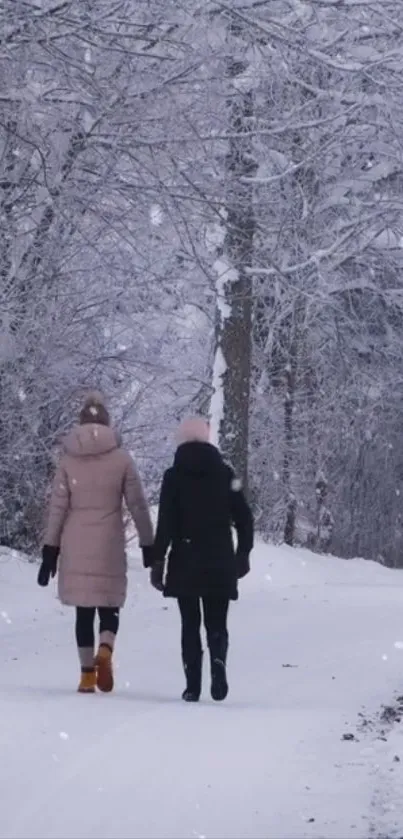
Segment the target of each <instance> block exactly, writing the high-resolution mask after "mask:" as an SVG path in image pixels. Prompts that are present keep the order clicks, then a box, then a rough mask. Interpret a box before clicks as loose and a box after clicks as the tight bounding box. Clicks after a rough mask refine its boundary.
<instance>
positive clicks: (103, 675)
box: [95, 644, 114, 693]
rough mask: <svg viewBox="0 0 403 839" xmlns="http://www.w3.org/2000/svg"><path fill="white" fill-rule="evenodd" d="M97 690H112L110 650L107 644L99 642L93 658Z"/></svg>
mask: <svg viewBox="0 0 403 839" xmlns="http://www.w3.org/2000/svg"><path fill="white" fill-rule="evenodd" d="M95 668H96V682H97V687H98V690H101V691H102V692H103V693H110V692H111V690H113V684H114V683H113V668H112V650H111V648H110V647H109V646H108V645H107V644H100V646H99V650H98V653H97V655H96V658H95Z"/></svg>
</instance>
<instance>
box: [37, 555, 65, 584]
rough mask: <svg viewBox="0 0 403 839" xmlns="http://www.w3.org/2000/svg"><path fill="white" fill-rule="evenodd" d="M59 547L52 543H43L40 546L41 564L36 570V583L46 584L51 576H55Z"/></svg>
mask: <svg viewBox="0 0 403 839" xmlns="http://www.w3.org/2000/svg"><path fill="white" fill-rule="evenodd" d="M59 553H60V548H57V547H55V546H54V545H44V546H43V548H42V564H41V567H40V569H39V571H38V585H39V586H47V585H48V583H49V580H50V578H51V577H55V576H56V571H57V560H58V556H59Z"/></svg>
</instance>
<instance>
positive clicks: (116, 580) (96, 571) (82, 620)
mask: <svg viewBox="0 0 403 839" xmlns="http://www.w3.org/2000/svg"><path fill="white" fill-rule="evenodd" d="M123 501H125V502H126V505H127V507H128V510H129V512H130V514H131V516H132V518H133V520H134V523H135V525H136V529H137V531H138V535H139V541H140V545H141V547H142V550H143V562H144V566H145V567H150V566H151V565H152V544H153V528H152V524H151V519H150V514H149V510H148V505H147V501H146V499H145V496H144V492H143V488H142V484H141V481H140V478H139V475H138V473H137V470H136V467H135V465H134V462H133V460H132V458H131V456H130V455H129V454H128V452H126V451H124V449H122V448H121V447H120V442H119V437H118V435H117V433H116V432H115V431H114V430H113V429H112V428H111V427H110V420H109V414H108V411H107V409H106V407H105V405H104V403H103V401H102V397H101V396H100V395H99V394H94V395H91V396H89V398H88V399H87V400H86V402H85V404H84V407H83V409H82V411H81V414H80V423H79V425H78V426H76V427H75V428H73V430H72V431H71V432H70V434H69V435H68V436H67V437H66V439H65V442H64V455H63V457H62V459H61V462H60V464H59V467H58V469H57V471H56V475H55V478H54V482H53V487H52V494H51V500H50V507H49V513H48V521H47V527H46V532H45V545H44V548H43V552H42V556H43V562H42V565H41V568H40V571H39V575H38V583H39V584H40V585H47V583H48V582H49V577H50V576H55V574H56V571H57V565H59V568H58V572H59V576H58V586H59V597H60V600H61V602H62V603H63V604H65V605H68V606H75V607H76V639H77V646H78V652H79V658H80V664H81V681H80V685H79V688H78V689H79V691H80V692H82V693H93V692H94V690H95V687H96V686H98V688H99V689H100V690H103V691H110V690H112V689H113V671H112V653H113V648H114V643H115V638H116V634H117V631H118V626H119V609H120V608H121V607H122V606H123V605H124V602H125V599H126V590H127V561H126V551H125V532H124V522H123ZM59 553H60V558H59ZM58 558H59V559H58ZM97 610H98V614H99V618H100V644H99V650H98V653H97V655H96V656H95V655H94V653H95V650H94V644H95V639H94V619H95V612H96V611H97Z"/></svg>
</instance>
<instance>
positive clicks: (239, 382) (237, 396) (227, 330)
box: [211, 24, 256, 487]
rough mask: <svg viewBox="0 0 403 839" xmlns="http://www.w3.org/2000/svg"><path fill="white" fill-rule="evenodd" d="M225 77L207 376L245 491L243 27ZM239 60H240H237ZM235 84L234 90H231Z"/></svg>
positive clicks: (249, 210) (247, 343)
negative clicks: (221, 224)
mask: <svg viewBox="0 0 403 839" xmlns="http://www.w3.org/2000/svg"><path fill="white" fill-rule="evenodd" d="M228 46H229V50H230V51H231V55H230V56H229V57H228V59H227V77H228V79H229V81H230V94H229V96H228V100H227V109H228V134H229V139H228V154H227V158H226V170H225V176H226V206H225V213H224V216H225V236H224V241H223V247H222V254H221V256H220V259H219V260H218V263H217V265H218V266H219V267H218V282H217V329H216V353H215V362H214V372H213V390H214V394H213V400H212V406H211V414H212V426H213V429H214V434H215V438H216V442H218V444H219V446H220V448H221V450H222V451H223V453H224V455H225V457H226V458H227V459H228V460H229V461H230V463H232V464H233V466H234V468H235V470H236V471H237V474H238V475H239V477H240V478H241V479H242V481H243V483H244V485H245V487H246V486H247V482H248V438H249V400H250V378H251V359H252V279H251V277H250V276H249V274H248V272H247V268H248V266H250V265H251V263H252V253H253V238H254V231H255V219H254V208H253V186H252V185H251V183H249V182H248V178H250V176H251V175H253V174H254V173H255V171H256V163H255V162H254V159H253V151H252V125H251V122H252V118H253V111H254V96H253V91H252V90H251V89H250V87H247V89H245V88H244V87H243V82H241V76H243V75H244V74H245V72H246V71H247V69H248V61H247V60H245V59H244V57H243V55H244V53H245V51H246V42H245V40H244V39H243V27H242V26H240V25H239V24H233V25H231V26H230V29H229V33H228ZM239 56H241V57H239ZM237 82H238V84H237Z"/></svg>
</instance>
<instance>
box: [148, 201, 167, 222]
mask: <svg viewBox="0 0 403 839" xmlns="http://www.w3.org/2000/svg"><path fill="white" fill-rule="evenodd" d="M163 220H164V214H163V212H162V209H161V207H160V206H159V204H153V205H152V207H151V209H150V222H151V224H152V226H153V227H159V226H160V225H161V224H162V222H163Z"/></svg>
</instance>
